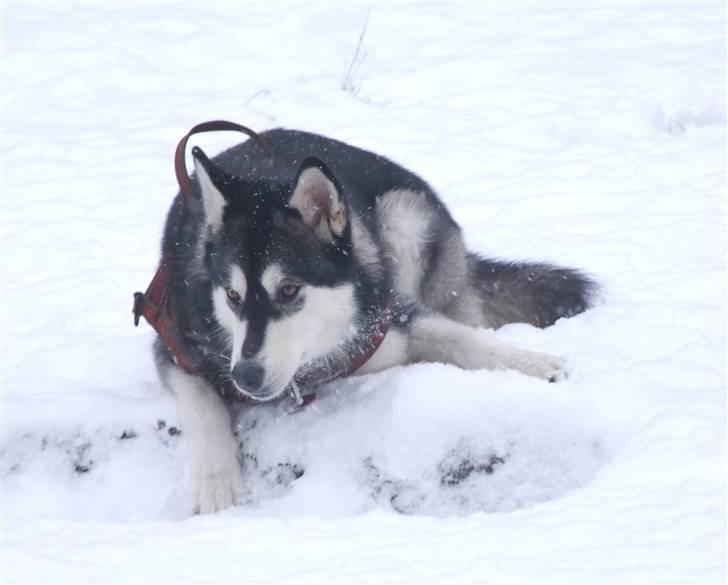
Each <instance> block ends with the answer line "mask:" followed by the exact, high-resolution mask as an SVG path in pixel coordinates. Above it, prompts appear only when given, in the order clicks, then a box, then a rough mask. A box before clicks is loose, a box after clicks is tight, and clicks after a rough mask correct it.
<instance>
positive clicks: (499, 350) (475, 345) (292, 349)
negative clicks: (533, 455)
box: [155, 129, 596, 513]
mask: <svg viewBox="0 0 728 585" xmlns="http://www.w3.org/2000/svg"><path fill="white" fill-rule="evenodd" d="M262 136H263V137H264V138H265V140H266V141H267V142H268V144H269V145H270V147H271V149H272V150H273V152H274V154H275V159H274V160H275V162H274V164H271V163H270V160H269V159H267V158H266V157H265V155H264V154H263V152H262V151H261V149H260V148H259V147H258V145H257V144H256V143H255V142H253V141H252V140H248V141H246V142H244V143H242V144H239V145H237V146H234V147H232V148H230V149H229V150H227V151H225V152H223V153H222V154H220V155H218V156H216V157H214V158H213V159H212V160H210V159H209V158H208V157H207V156H206V155H205V154H204V153H203V152H202V151H201V150H200V149H199V148H195V149H193V151H192V154H193V158H194V161H195V173H194V179H193V188H194V190H195V194H196V195H197V198H196V200H195V202H194V205H193V206H192V208H191V209H190V208H189V206H185V205H184V204H183V201H182V197H181V196H180V195H178V196H177V198H176V199H175V201H174V203H173V204H172V207H171V210H170V212H169V215H168V217H167V223H166V228H165V233H164V238H163V242H162V252H163V254H164V255H167V256H169V257H172V258H173V262H172V266H171V273H170V274H171V275H170V279H169V287H170V291H171V292H170V299H171V305H170V307H171V313H172V315H173V318H174V322H175V324H176V327H177V329H178V330H179V331H181V332H182V343H183V345H184V347H185V349H186V351H187V352H188V353H189V354H190V355H192V356H194V357H195V360H196V364H197V366H198V371H199V374H198V375H191V374H188V373H186V372H185V371H184V370H183V369H181V368H180V367H179V366H178V365H177V364H176V363H175V360H174V359H173V356H172V355H171V354H170V352H169V350H168V349H167V348H166V347H165V344H164V343H163V342H162V341H161V339H157V342H156V344H155V355H156V362H157V366H158V369H159V373H160V376H161V379H162V381H163V382H164V384H165V385H166V386H167V387H168V388H169V389H170V390H171V391H172V392H173V393H174V394H175V395H176V397H177V401H178V408H179V415H180V419H181V424H182V427H183V429H184V432H185V436H186V440H187V444H188V447H189V450H190V454H191V459H192V474H193V488H194V498H195V504H196V511H199V512H200V513H208V512H214V511H217V510H221V509H223V508H226V507H228V506H230V505H231V504H233V502H234V501H235V499H236V498H237V497H238V496H240V495H241V494H242V493H243V482H242V477H241V468H240V464H239V461H238V446H237V443H236V440H235V439H234V437H233V434H232V431H231V421H230V404H229V403H230V400H229V396H228V397H222V396H221V394H220V392H219V388H220V384H221V383H223V382H227V383H228V384H231V385H232V387H233V388H234V389H235V391H236V392H237V393H238V394H239V396H240V397H247V398H249V399H251V400H252V401H259V402H264V401H269V400H274V399H277V398H279V397H281V396H283V395H284V393H285V392H286V389H287V388H289V386H290V385H291V384H292V383H293V380H294V376H295V375H296V373H297V372H300V371H301V370H302V369H304V370H305V368H306V367H307V364H319V365H320V364H330V363H336V359H338V358H337V356H341V355H344V354H345V351H347V347H348V346H351V344H352V343H353V342H352V340H354V339H356V336H357V333H358V332H359V331H360V330H362V329H366V328H367V327H370V326H371V323H370V321H371V319H372V315H381V314H382V312H381V310H382V308H383V307H385V306H386V307H387V310H388V311H389V312H390V313H389V315H390V319H389V320H391V326H390V327H389V330H388V332H387V334H386V336H385V337H384V339H383V341H382V342H381V345H379V346H378V348H377V349H376V351H375V352H374V353H373V355H371V357H370V359H369V360H368V361H366V363H364V365H363V366H362V367H360V368H359V369H358V371H357V374H364V373H370V372H377V371H379V370H382V369H384V368H389V367H392V366H396V365H401V364H411V363H417V362H441V363H446V364H453V365H455V366H458V367H460V368H467V369H473V370H474V369H481V368H483V369H489V370H495V369H512V370H516V371H519V372H522V373H524V374H526V375H529V376H535V377H538V378H542V379H543V380H548V381H556V380H558V379H559V378H561V377H562V376H563V375H564V373H563V369H562V368H563V362H562V359H561V358H559V357H554V356H551V355H547V354H542V353H534V352H531V351H524V350H521V349H517V348H515V347H512V346H510V345H507V344H505V343H503V342H501V341H499V340H498V339H497V338H496V337H495V336H494V335H493V334H492V333H490V332H489V331H487V330H486V329H492V328H497V327H500V326H501V325H503V324H505V323H513V322H524V323H530V324H532V325H535V326H537V327H547V326H549V325H551V324H553V323H554V322H555V321H556V320H557V319H560V318H562V317H570V316H572V315H575V314H577V313H580V312H582V311H584V310H585V309H586V308H587V307H588V306H589V305H590V302H591V300H592V298H593V296H594V294H595V292H596V285H595V283H594V282H593V281H592V280H590V279H589V278H588V277H586V276H585V275H583V274H582V273H580V272H578V271H576V270H572V269H568V268H558V267H554V266H550V265H548V264H543V263H512V262H503V261H500V260H493V259H488V258H483V257H480V256H478V255H476V254H474V253H472V252H468V251H467V250H466V249H465V245H464V243H463V238H462V234H461V230H460V227H459V226H458V224H457V223H456V222H455V221H454V220H453V218H452V217H451V216H450V214H449V212H448V210H447V209H446V207H445V205H444V204H443V203H442V201H441V200H440V199H439V197H438V196H437V194H436V193H435V192H434V191H433V189H432V188H431V187H430V186H429V185H428V184H427V183H426V182H425V181H424V180H422V179H421V178H420V177H418V176H417V175H415V174H413V173H411V172H410V171H408V170H406V169H404V168H402V167H401V166H399V165H397V164H395V163H394V162H392V161H390V160H388V159H386V158H384V157H383V156H380V155H378V154H374V153H372V152H368V151H365V150H362V149H359V148H355V147H353V146H350V145H348V144H345V143H343V142H339V141H336V140H333V139H331V138H326V137H323V136H318V135H315V134H309V133H306V132H299V131H293V130H284V129H276V130H271V131H268V132H265V133H263V134H262ZM377 311H379V312H377ZM375 321H376V319H375ZM375 325H376V323H375ZM349 349H350V347H349Z"/></svg>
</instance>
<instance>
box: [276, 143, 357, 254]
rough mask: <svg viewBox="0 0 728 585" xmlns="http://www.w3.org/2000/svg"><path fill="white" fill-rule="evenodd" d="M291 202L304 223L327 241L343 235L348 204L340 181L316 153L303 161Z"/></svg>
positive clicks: (289, 204)
mask: <svg viewBox="0 0 728 585" xmlns="http://www.w3.org/2000/svg"><path fill="white" fill-rule="evenodd" d="M288 206H289V207H292V208H294V209H296V210H298V212H299V213H300V214H301V218H302V219H303V221H304V223H305V224H306V225H307V226H308V227H310V228H311V229H312V230H313V231H314V233H315V234H316V235H317V236H319V237H320V238H321V239H322V240H324V241H331V240H333V238H334V237H339V238H340V237H342V236H343V235H344V233H345V231H346V226H347V223H348V219H347V216H346V215H347V214H346V205H344V201H343V199H342V197H341V188H340V186H339V183H338V181H337V180H336V179H335V178H334V175H333V174H332V173H331V171H330V170H329V168H328V167H327V166H326V165H325V164H324V163H323V162H322V161H321V160H320V159H318V158H316V157H309V158H307V159H306V160H304V161H303V163H301V167H300V168H299V169H298V175H297V177H296V182H295V186H294V187H293V193H292V194H291V198H290V199H289V201H288Z"/></svg>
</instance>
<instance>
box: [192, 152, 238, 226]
mask: <svg viewBox="0 0 728 585" xmlns="http://www.w3.org/2000/svg"><path fill="white" fill-rule="evenodd" d="M192 157H193V159H194V161H195V176H196V177H197V185H198V186H199V188H200V194H201V195H202V205H203V207H204V209H205V221H206V222H207V225H208V226H210V229H211V230H212V231H213V233H214V232H216V231H217V230H218V229H219V228H220V226H221V225H222V214H223V211H225V206H226V205H227V202H228V196H227V195H226V194H225V190H224V189H225V187H226V186H229V185H230V184H231V183H232V178H231V177H230V176H229V175H227V174H226V173H225V172H224V171H223V170H222V169H220V168H219V167H217V166H216V165H214V164H213V163H212V161H211V160H210V159H209V158H207V155H206V154H205V153H204V152H202V149H201V148H199V147H198V146H195V147H194V148H193V149H192Z"/></svg>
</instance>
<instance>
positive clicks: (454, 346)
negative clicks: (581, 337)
mask: <svg viewBox="0 0 728 585" xmlns="http://www.w3.org/2000/svg"><path fill="white" fill-rule="evenodd" d="M408 354H409V355H408V357H409V360H410V361H412V362H441V363H446V364H454V365H456V366H459V367H461V368H464V369H466V370H479V369H488V370H517V371H519V372H523V373H524V374H528V375H529V376H535V377H537V378H543V379H544V380H549V381H550V382H555V381H557V380H559V379H561V378H563V377H564V372H563V366H564V361H563V359H562V358H560V357H556V356H552V355H548V354H545V353H537V352H533V351H527V350H523V349H519V348H517V347H514V346H512V345H508V344H507V343H504V342H502V341H500V340H499V339H498V338H497V337H495V336H494V335H493V334H492V333H491V332H489V331H486V330H485V329H480V328H475V327H470V326H468V325H463V324H462V323H459V322H457V321H453V320H452V319H448V318H447V317H442V316H438V315H422V316H418V317H417V318H416V319H414V321H413V323H412V328H411V330H410V333H409V339H408Z"/></svg>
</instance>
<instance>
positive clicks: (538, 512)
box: [0, 2, 727, 583]
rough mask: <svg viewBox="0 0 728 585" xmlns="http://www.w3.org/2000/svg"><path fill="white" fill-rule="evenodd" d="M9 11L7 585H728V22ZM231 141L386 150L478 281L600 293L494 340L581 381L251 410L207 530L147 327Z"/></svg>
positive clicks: (311, 7) (429, 374) (350, 395)
mask: <svg viewBox="0 0 728 585" xmlns="http://www.w3.org/2000/svg"><path fill="white" fill-rule="evenodd" d="M2 11H3V14H2V16H3V19H2V48H3V58H2V76H3V93H4V95H3V105H2V114H3V120H2V125H3V132H2V167H3V168H2V171H1V172H0V175H1V176H2V244H3V252H2V263H3V265H2V269H3V273H2V328H3V336H2V343H3V347H2V364H3V365H2V433H1V438H2V464H1V466H0V476H1V481H2V560H1V562H0V570H1V571H2V576H1V580H2V581H3V582H8V583H11V582H38V581H54V582H95V581H104V582H142V581H157V582H170V581H178V582H191V581H221V582H222V581H225V582H230V581H246V582H247V581H258V582H262V581H266V582H268V581H275V582H290V581H294V582H313V581H331V580H337V581H353V582H375V581H392V582H411V581H419V582H441V581H452V582H485V581H488V582H493V581H495V582H514V581H534V582H555V581H569V582H576V581H580V582H583V581H588V582H608V581H627V582H655V581H658V582H722V581H725V579H726V573H725V571H726V561H725V549H726V506H725V479H726V478H725V464H724V458H725V438H726V432H725V430H726V428H725V427H726V425H725V423H726V402H725V394H726V317H725V309H726V304H725V295H726V257H725V248H726V239H725V186H726V128H725V126H726V62H727V59H726V32H725V31H726V10H725V6H724V4H723V3H717V2H716V3H701V2H685V3H645V4H640V3H629V4H620V3H608V2H589V3H583V4H575V3H538V4H535V3H533V4H527V3H512V4H505V3H503V4H495V3H457V4H456V3H451V4H442V5H441V4H424V3H420V4H393V5H390V4H383V3H382V4H380V3H371V4H363V3H362V4H351V5H338V4H333V3H321V4H304V3H300V4H294V3H245V4H242V3H241V4H236V3H212V2H207V3H111V2H107V3H95V4H94V3H61V2H58V3H4V4H3V6H2ZM357 46H358V50H357ZM208 119H229V120H232V121H236V122H239V123H242V124H246V125H248V126H251V127H252V128H255V129H257V130H264V129H266V128H272V127H279V126H283V127H288V128H299V129H304V130H309V131H313V132H317V133H322V134H326V135H329V136H331V137H334V138H337V139H340V140H344V141H346V142H349V143H351V144H354V145H356V146H359V147H363V148H367V149H371V150H375V151H376V152H379V153H381V154H384V155H386V156H388V157H390V158H392V159H394V160H396V161H397V162H399V163H401V164H403V165H404V166H406V167H408V168H410V169H412V170H413V171H415V172H417V173H418V174H420V175H422V176H423V177H424V178H425V179H426V180H427V181H429V182H430V183H431V184H432V185H433V186H434V187H435V189H437V190H438V192H439V193H440V195H441V197H442V198H443V199H444V200H445V201H446V202H447V204H448V205H449V207H450V209H451V211H452V213H453V215H454V216H455V218H456V219H457V220H458V221H459V222H460V223H461V225H462V227H463V230H464V233H465V237H466V239H467V241H468V244H469V246H470V247H471V249H473V250H476V251H478V252H480V253H483V254H486V255H493V256H497V257H500V258H510V259H537V260H547V261H551V262H555V263H558V264H562V265H565V266H571V267H576V268H581V269H583V270H585V271H587V272H588V273H590V274H592V275H593V276H594V277H595V278H596V279H597V280H598V281H599V282H600V283H601V284H602V294H601V298H600V299H599V302H598V304H597V306H596V307H595V308H593V309H590V310H589V311H587V312H586V313H584V314H581V315H578V316H576V317H574V318H572V319H568V320H560V321H558V322H557V323H556V324H555V325H554V326H552V327H550V328H548V329H545V330H541V329H537V328H534V327H531V326H527V325H522V324H516V325H509V326H506V327H503V328H501V329H500V330H498V331H497V332H496V335H497V336H498V337H500V338H501V339H503V340H506V341H509V342H511V343H513V344H516V345H518V346H520V347H524V348H527V349H532V350H538V351H545V352H548V353H553V354H559V355H563V356H565V357H566V358H567V359H568V363H569V372H570V376H569V378H568V379H567V380H565V381H563V382H560V383H558V384H548V383H545V382H543V381H539V380H536V379H532V378H528V377H525V376H523V375H520V374H517V373H514V372H487V371H479V372H466V371H461V370H458V369H456V368H454V367H450V366H445V365H442V364H423V365H417V366H409V367H402V368H394V369H392V370H388V371H385V372H382V373H379V374H375V375H369V376H361V377H354V378H350V379H347V380H344V381H340V382H336V383H333V384H329V385H328V386H326V387H324V388H322V389H321V392H320V393H319V397H318V400H317V401H316V402H315V403H314V405H313V406H311V407H310V408H308V409H306V410H304V411H302V412H299V413H296V414H290V413H288V412H287V411H286V409H285V407H284V405H281V404H273V405H266V406H260V407H256V408H248V409H244V410H242V411H241V412H240V413H239V415H238V416H237V417H236V423H235V429H236V432H237V435H238V437H239V439H240V441H241V460H242V461H243V466H244V475H245V481H246V485H247V488H248V492H247V494H246V496H245V497H244V498H243V500H241V501H240V502H239V503H238V505H237V506H235V507H234V508H231V509H229V510H226V511H224V512H221V513H218V514H215V515H209V516H194V515H192V501H191V487H190V478H189V470H188V468H187V457H186V447H185V437H184V429H181V428H180V427H179V423H178V418H177V414H176V410H175V404H174V401H173V399H172V398H171V397H170V396H169V395H168V394H167V393H166V392H165V391H164V390H163V389H162V388H161V386H160V383H159V381H158V379H157V376H156V372H155V369H154V366H153V363H152V358H151V352H150V346H151V343H152V341H153V339H154V333H153V331H152V329H151V328H150V327H148V326H147V325H146V324H142V325H141V326H140V327H139V328H137V329H135V328H134V327H133V325H132V316H131V300H132V296H131V295H132V292H134V291H136V290H143V289H144V288H145V287H146V285H147V283H148V282H149V279H150V278H151V276H152V274H153V273H154V270H155V268H156V263H157V261H158V244H159V237H160V235H161V231H162V225H163V221H164V216H165V212H166V209H167V207H168V205H169V203H170V202H171V199H172V197H173V195H174V194H175V192H176V183H175V179H174V174H173V166H172V155H173V150H174V147H175V145H176V142H177V140H178V139H179V138H180V137H181V136H182V135H183V134H184V133H185V132H186V131H187V130H188V129H189V128H190V127H191V126H192V125H194V124H196V123H198V122H200V121H204V120H208ZM238 140H239V136H237V135H234V134H229V133H222V134H220V135H216V136H204V137H203V136H200V137H195V138H194V139H193V141H192V143H193V144H199V145H201V146H203V147H204V148H205V149H206V150H208V151H209V152H211V153H212V152H215V151H218V150H221V149H222V148H224V147H226V146H228V145H230V144H233V143H235V142H236V141H238Z"/></svg>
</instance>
